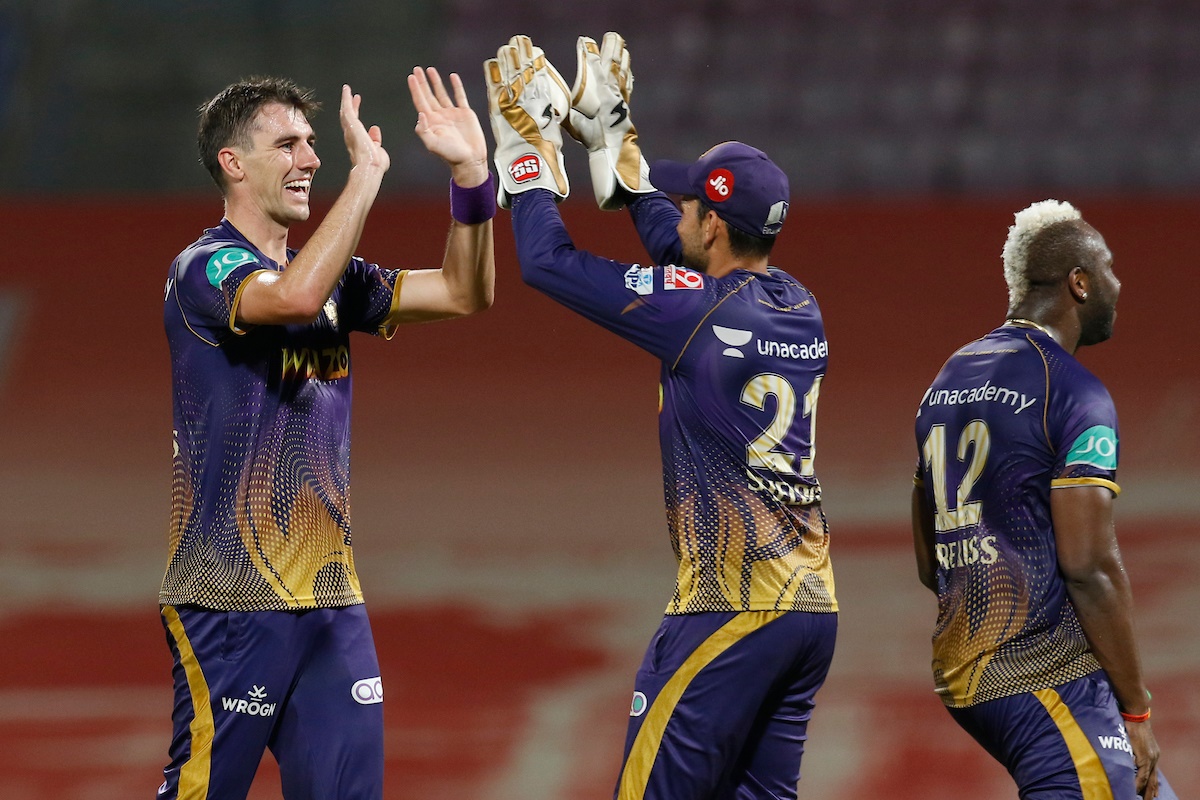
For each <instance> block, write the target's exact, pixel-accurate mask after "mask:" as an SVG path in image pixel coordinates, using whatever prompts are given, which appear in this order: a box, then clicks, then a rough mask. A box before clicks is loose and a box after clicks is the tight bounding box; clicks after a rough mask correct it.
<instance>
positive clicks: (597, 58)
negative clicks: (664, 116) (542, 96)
mask: <svg viewBox="0 0 1200 800" xmlns="http://www.w3.org/2000/svg"><path fill="white" fill-rule="evenodd" d="M575 50H576V55H577V56H578V67H577V69H576V72H575V86H574V87H573V88H572V89H571V112H570V114H569V116H568V118H567V122H566V125H565V127H566V129H567V133H569V134H571V136H572V137H573V138H575V139H576V140H578V141H579V142H582V143H583V145H584V146H585V147H587V150H588V167H589V169H590V171H591V174H592V193H593V194H595V196H596V203H597V204H598V205H599V206H600V208H603V209H605V210H607V211H611V210H614V209H618V208H621V207H622V206H624V205H625V201H626V200H627V199H628V197H627V195H626V193H627V192H628V193H632V194H646V193H648V192H653V191H654V186H652V185H651V184H650V167H649V166H648V165H647V164H646V159H645V158H643V157H642V149H641V147H639V146H638V138H637V129H636V128H634V127H633V120H632V119H631V118H630V116H629V96H630V94H632V93H633V72H632V71H631V70H630V69H629V51H628V50H626V49H625V40H624V39H622V38H621V36H620V34H617V33H612V32H609V33H606V34H604V40H603V43H602V45H601V46H600V47H597V46H596V41H595V40H594V39H591V38H589V37H587V36H580V37H579V39H578V41H577V42H576V44H575Z"/></svg>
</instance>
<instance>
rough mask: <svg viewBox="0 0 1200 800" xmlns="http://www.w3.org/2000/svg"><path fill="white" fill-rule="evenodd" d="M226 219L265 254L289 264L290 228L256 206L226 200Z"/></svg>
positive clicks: (282, 263)
mask: <svg viewBox="0 0 1200 800" xmlns="http://www.w3.org/2000/svg"><path fill="white" fill-rule="evenodd" d="M225 219H227V220H229V223H230V224H231V225H233V227H235V228H237V229H238V232H239V233H240V234H242V236H245V237H246V239H247V240H248V241H249V242H250V244H252V245H254V246H255V247H257V248H258V249H259V251H261V252H262V254H263V255H265V256H266V257H267V258H269V259H271V260H272V261H274V262H275V263H277V264H279V265H280V266H284V265H285V264H287V239H288V228H287V226H286V225H281V224H280V223H279V222H278V221H276V220H274V219H272V218H271V217H269V216H267V215H266V214H263V213H262V211H261V210H260V209H258V208H257V207H255V206H246V205H245V204H243V203H235V202H229V200H228V199H227V200H226V202H225Z"/></svg>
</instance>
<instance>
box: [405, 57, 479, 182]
mask: <svg viewBox="0 0 1200 800" xmlns="http://www.w3.org/2000/svg"><path fill="white" fill-rule="evenodd" d="M450 86H451V88H452V89H453V90H454V97H453V98H451V97H450V94H449V93H448V92H447V91H446V87H445V86H444V85H443V83H442V78H441V76H440V75H438V71H437V70H436V69H435V68H433V67H429V68H428V69H423V68H421V67H414V68H413V71H412V74H411V75H409V76H408V91H409V94H411V95H412V101H413V106H415V107H416V109H417V126H416V128H415V130H416V133H417V136H418V137H420V139H421V142H422V143H423V144H424V145H425V148H426V149H427V150H428V151H429V152H431V153H433V154H434V155H436V156H438V157H440V158H441V159H442V160H444V161H445V162H446V163H447V164H449V165H450V171H451V173H452V175H453V177H454V182H455V183H457V184H458V185H459V186H462V187H464V188H466V187H471V186H478V185H479V184H481V183H483V182H484V181H485V180H487V174H488V165H487V140H486V139H484V136H483V128H482V126H480V124H479V118H478V117H477V116H476V115H475V112H474V111H472V110H471V106H470V104H469V103H468V102H467V93H466V90H465V89H463V83H462V79H461V78H459V77H458V75H457V74H456V73H453V72H452V73H450Z"/></svg>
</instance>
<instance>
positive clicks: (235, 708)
mask: <svg viewBox="0 0 1200 800" xmlns="http://www.w3.org/2000/svg"><path fill="white" fill-rule="evenodd" d="M246 698H247V699H241V698H235V697H222V698H221V706H222V708H224V709H225V710H226V711H232V712H233V713H234V714H246V715H248V716H251V717H271V716H274V715H275V705H276V704H275V703H268V702H266V699H267V687H265V686H255V687H253V688H251V689H250V691H248V692H246Z"/></svg>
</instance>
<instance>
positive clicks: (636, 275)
mask: <svg viewBox="0 0 1200 800" xmlns="http://www.w3.org/2000/svg"><path fill="white" fill-rule="evenodd" d="M625 288H626V289H632V290H633V291H635V292H637V293H638V294H640V295H647V294H654V270H653V269H652V268H650V267H643V266H642V265H640V264H634V265H633V266H632V267H630V268H629V269H627V270H625Z"/></svg>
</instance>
